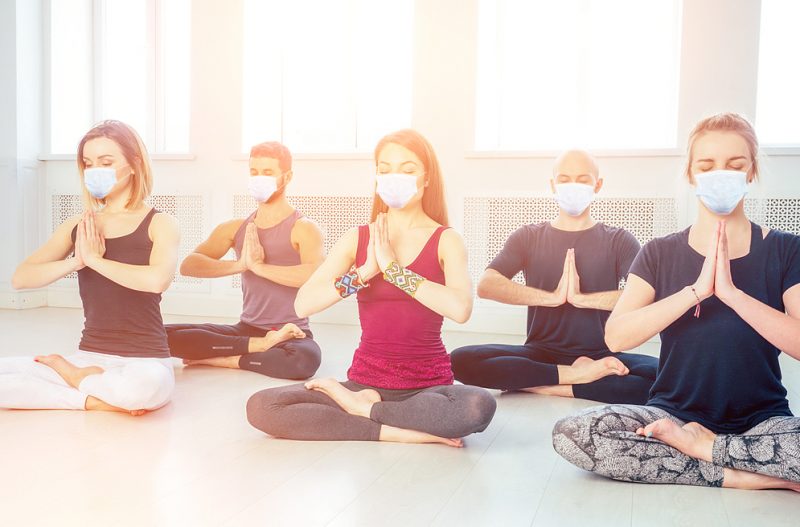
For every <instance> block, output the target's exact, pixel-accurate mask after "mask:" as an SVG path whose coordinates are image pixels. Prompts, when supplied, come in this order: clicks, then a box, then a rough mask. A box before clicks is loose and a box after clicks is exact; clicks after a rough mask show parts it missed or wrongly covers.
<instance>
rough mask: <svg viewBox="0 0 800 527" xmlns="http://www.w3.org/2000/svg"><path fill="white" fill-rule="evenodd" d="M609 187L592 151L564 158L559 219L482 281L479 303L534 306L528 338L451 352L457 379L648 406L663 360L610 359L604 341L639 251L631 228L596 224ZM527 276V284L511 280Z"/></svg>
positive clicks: (531, 230) (526, 238)
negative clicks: (596, 203) (599, 200)
mask: <svg viewBox="0 0 800 527" xmlns="http://www.w3.org/2000/svg"><path fill="white" fill-rule="evenodd" d="M602 186H603V180H602V178H600V173H599V170H598V168H597V162H596V161H595V160H594V158H592V156H590V155H589V154H587V153H586V152H583V151H581V150H570V151H567V152H564V153H563V154H561V155H560V156H559V157H558V158H557V159H556V161H555V164H554V167H553V176H552V179H551V180H550V188H551V190H552V192H553V195H554V197H555V199H556V201H557V202H558V204H559V213H558V217H556V218H555V219H553V220H552V221H549V222H543V223H538V224H531V225H525V226H523V227H520V228H519V229H517V230H516V231H515V232H514V233H512V234H511V236H510V237H509V239H508V240H507V241H506V244H505V246H504V247H503V249H502V251H500V253H499V254H498V255H497V256H496V257H495V259H494V260H492V262H491V263H490V264H489V267H488V268H487V269H486V271H485V272H484V273H483V276H482V277H481V280H480V282H479V283H478V296H480V297H481V298H489V299H491V300H495V301H497V302H502V303H504V304H512V305H522V306H528V338H527V340H526V341H525V344H524V345H522V346H508V345H502V344H483V345H476V346H466V347H463V348H459V349H457V350H455V351H453V353H452V354H451V361H452V364H453V373H454V374H455V378H456V379H457V380H459V381H461V382H463V383H464V384H472V385H476V386H483V387H485V388H495V389H500V390H520V391H529V392H533V393H539V394H546V395H559V396H563V397H579V398H582V399H592V400H595V401H601V402H605V403H622V404H624V403H628V404H645V403H646V402H647V397H648V392H649V391H650V386H651V385H652V384H653V380H654V379H655V376H656V367H657V364H658V361H657V359H656V358H655V357H649V356H646V355H640V354H633V353H616V354H615V353H612V352H611V351H609V350H608V348H607V347H606V345H605V340H604V338H603V332H604V327H605V323H606V320H608V316H609V314H610V312H611V310H612V309H613V308H614V305H615V304H616V303H617V300H618V299H619V297H620V294H621V290H620V289H619V284H620V283H621V282H622V281H623V279H624V278H625V277H626V276H627V274H628V268H629V267H630V265H631V263H632V262H633V259H634V257H635V256H636V254H637V253H638V252H639V248H640V245H639V242H638V241H636V238H634V237H633V235H631V234H630V233H629V232H627V231H625V230H624V229H620V228H617V227H611V226H608V225H604V224H602V223H600V222H598V221H596V220H595V219H594V218H592V215H591V207H590V204H591V202H592V200H593V198H594V196H595V195H596V194H597V192H599V191H600V189H601V188H602ZM519 271H522V272H523V275H524V277H525V285H520V284H518V283H516V282H513V281H512V278H513V277H514V275H516V274H517V273H518V272H519Z"/></svg>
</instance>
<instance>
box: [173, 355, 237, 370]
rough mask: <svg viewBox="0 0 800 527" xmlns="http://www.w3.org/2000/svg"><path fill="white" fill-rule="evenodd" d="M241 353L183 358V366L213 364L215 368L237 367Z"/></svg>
mask: <svg viewBox="0 0 800 527" xmlns="http://www.w3.org/2000/svg"><path fill="white" fill-rule="evenodd" d="M240 357H241V355H234V356H232V357H211V358H210V359H196V360H195V359H183V364H184V365H185V366H215V367H217V368H233V369H239V358H240Z"/></svg>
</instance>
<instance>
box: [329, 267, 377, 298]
mask: <svg viewBox="0 0 800 527" xmlns="http://www.w3.org/2000/svg"><path fill="white" fill-rule="evenodd" d="M333 286H334V287H335V288H336V290H337V291H338V292H339V296H340V297H342V298H347V297H348V296H350V295H352V294H353V293H357V292H358V291H359V290H360V289H364V288H365V287H369V284H368V283H366V282H364V281H363V280H362V279H361V275H360V274H359V273H358V268H357V267H356V266H355V265H352V266H351V267H350V270H349V271H347V272H346V273H345V274H343V275H342V276H340V277H339V278H337V279H336V281H335V282H333Z"/></svg>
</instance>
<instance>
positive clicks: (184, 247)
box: [51, 194, 203, 284]
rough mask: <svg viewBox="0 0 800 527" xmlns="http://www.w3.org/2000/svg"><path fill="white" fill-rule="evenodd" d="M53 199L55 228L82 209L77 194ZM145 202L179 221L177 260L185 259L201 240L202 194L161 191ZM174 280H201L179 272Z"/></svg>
mask: <svg viewBox="0 0 800 527" xmlns="http://www.w3.org/2000/svg"><path fill="white" fill-rule="evenodd" d="M52 200H53V201H52V203H53V209H52V217H53V223H52V230H55V229H56V227H58V226H59V225H61V224H62V223H64V222H65V221H66V220H68V219H69V218H71V217H73V216H75V215H76V214H80V213H81V212H82V211H83V200H82V197H81V196H79V195H77V194H54V195H53V196H52ZM145 201H146V202H147V204H148V205H150V206H152V207H155V208H156V209H158V210H160V211H161V212H165V213H167V214H171V215H172V216H174V217H175V218H176V219H177V220H178V224H179V227H180V231H181V244H180V247H179V248H178V262H180V261H182V260H183V259H184V258H185V257H186V256H187V255H188V254H189V253H190V252H191V251H192V250H193V249H194V248H195V247H196V246H197V245H198V244H199V243H200V242H201V241H202V228H203V198H202V197H201V196H176V195H167V194H159V195H153V196H150V197H149V198H147V200H145ZM51 232H52V231H51ZM77 277H78V275H77V274H76V273H71V274H69V275H67V276H66V277H65V280H75V279H76V278H77ZM173 281H174V282H175V283H187V284H196V283H200V282H201V280H200V279H199V278H193V277H190V276H183V275H180V274H176V275H175V279H174V280H173Z"/></svg>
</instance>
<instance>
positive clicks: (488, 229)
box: [464, 197, 677, 283]
mask: <svg viewBox="0 0 800 527" xmlns="http://www.w3.org/2000/svg"><path fill="white" fill-rule="evenodd" d="M557 214H558V205H557V204H556V202H555V201H554V200H553V199H552V198H544V197H541V198H485V197H467V198H464V239H465V243H466V245H467V251H468V253H469V261H470V274H471V275H472V279H473V282H474V283H477V281H478V279H479V278H480V276H481V274H482V273H483V270H484V269H485V268H486V266H487V265H488V264H489V262H490V261H491V260H492V259H493V258H494V257H495V256H496V255H497V253H498V252H500V249H502V248H503V244H505V242H506V240H507V239H508V237H509V235H511V233H512V232H514V231H515V230H516V229H517V228H519V227H521V226H522V225H526V224H529V223H539V222H543V221H548V220H551V219H553V218H555V217H556V215H557ZM592 216H593V217H594V218H595V219H597V220H598V221H601V222H603V223H606V224H608V225H613V226H615V227H622V228H624V229H626V230H628V231H629V232H630V233H631V234H633V235H634V236H635V237H636V238H637V239H638V240H639V242H640V243H642V244H644V243H645V242H647V241H649V240H651V239H653V238H655V237H658V236H664V235H665V234H669V233H671V232H674V231H675V230H677V210H676V207H675V200H674V199H671V198H608V199H598V200H596V201H594V202H593V203H592ZM514 279H515V280H516V281H517V282H519V283H523V279H522V274H521V273H520V274H518V275H517V276H516V277H514Z"/></svg>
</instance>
